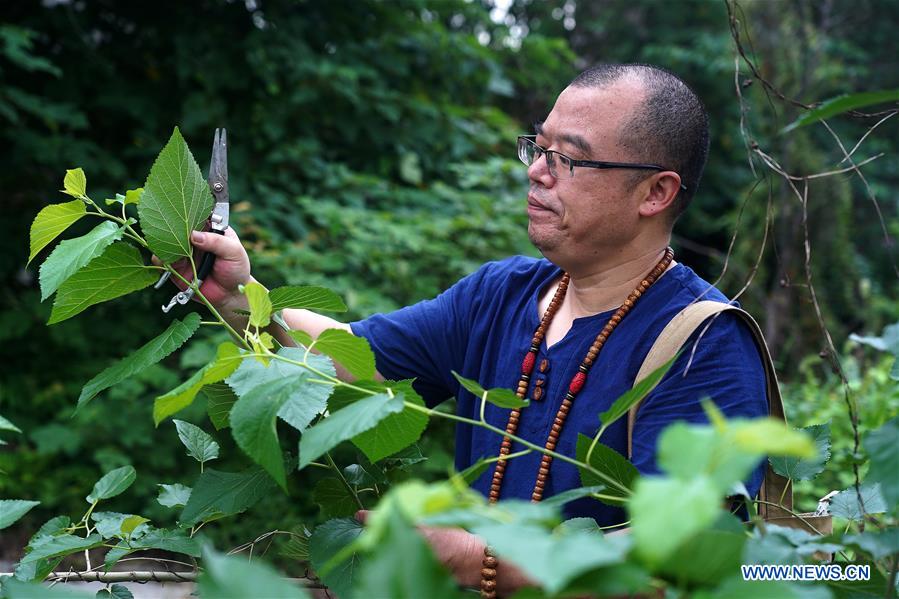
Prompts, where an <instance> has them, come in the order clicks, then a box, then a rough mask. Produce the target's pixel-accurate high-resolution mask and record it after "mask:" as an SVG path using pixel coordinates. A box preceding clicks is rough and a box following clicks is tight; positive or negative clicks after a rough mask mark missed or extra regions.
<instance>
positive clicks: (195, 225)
mask: <svg viewBox="0 0 899 599" xmlns="http://www.w3.org/2000/svg"><path fill="white" fill-rule="evenodd" d="M212 205H213V199H212V193H211V192H210V191H209V185H208V184H207V183H206V181H205V180H204V179H203V175H202V173H201V172H200V167H199V166H197V162H196V161H195V160H194V157H193V155H192V154H191V153H190V149H188V147H187V143H186V142H185V141H184V138H183V137H182V136H181V132H180V131H179V130H178V128H177V127H175V130H174V132H172V137H171V138H170V139H169V141H168V143H167V144H166V146H165V147H164V148H163V149H162V151H161V152H160V153H159V156H157V158H156V162H154V163H153V167H152V168H151V169H150V174H149V175H148V176H147V182H146V183H145V184H144V193H143V195H142V196H141V201H140V203H139V204H138V205H137V213H138V216H139V217H140V226H141V230H142V231H143V233H144V237H145V238H146V240H147V244H148V245H149V246H150V249H151V250H152V251H153V253H154V254H156V255H157V256H158V257H159V259H160V260H162V261H163V262H165V263H170V262H174V261H175V260H177V259H178V258H186V257H189V256H190V255H191V254H192V251H193V246H191V244H190V233H191V231H194V230H199V229H200V228H201V225H202V224H203V222H204V221H205V220H206V219H207V218H209V215H210V213H211V212H212Z"/></svg>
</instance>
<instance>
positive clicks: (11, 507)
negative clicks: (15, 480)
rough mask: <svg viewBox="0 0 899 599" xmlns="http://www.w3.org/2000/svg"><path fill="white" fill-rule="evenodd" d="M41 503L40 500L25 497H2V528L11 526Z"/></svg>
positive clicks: (0, 527)
mask: <svg viewBox="0 0 899 599" xmlns="http://www.w3.org/2000/svg"><path fill="white" fill-rule="evenodd" d="M40 503H41V502H40V501H28V500H25V499H0V530H3V529H4V528H6V527H8V526H10V525H11V524H12V523H13V522H15V521H16V520H18V519H19V518H21V517H22V516H24V515H25V514H27V513H28V511H29V510H30V509H31V508H33V507H34V506H36V505H40Z"/></svg>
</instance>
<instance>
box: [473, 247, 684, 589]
mask: <svg viewBox="0 0 899 599" xmlns="http://www.w3.org/2000/svg"><path fill="white" fill-rule="evenodd" d="M672 259H674V250H672V249H671V248H670V247H669V248H666V249H665V254H664V256H662V259H661V260H659V262H658V264H656V265H655V267H654V268H653V269H652V270H651V271H650V272H649V274H648V275H646V278H645V279H643V280H642V281H640V284H639V285H637V288H636V289H634V290H633V291H631V293H630V295H628V296H627V299H625V300H624V303H623V304H621V306H619V308H618V309H617V310H616V311H615V313H614V314H613V315H612V318H610V319H609V321H608V322H607V323H606V325H605V326H604V327H603V328H602V330H601V331H600V332H599V335H597V336H596V339H594V340H593V344H592V345H591V346H590V349H589V350H588V351H587V355H586V356H584V359H583V361H581V364H580V366H579V367H578V370H577V373H576V374H575V375H574V377H573V378H572V379H571V382H570V383H569V384H568V392H567V393H565V398H564V399H563V400H562V404H561V405H560V406H559V411H558V412H557V413H556V418H555V420H553V424H552V429H551V430H550V432H549V436H548V437H547V439H546V444H545V445H544V447H545V448H546V449H547V450H548V451H555V449H556V444H557V443H558V441H559V435H560V434H561V432H562V426H563V425H564V424H565V419H566V418H567V416H568V412H569V411H570V410H571V406H572V404H573V403H574V398H575V397H577V394H578V393H579V392H580V391H581V389H583V388H584V385H585V384H586V383H587V374H588V373H589V372H590V368H591V367H592V366H593V363H594V362H595V361H596V357H597V356H598V355H599V352H600V350H601V349H602V348H603V345H605V343H606V340H607V339H608V338H609V335H611V334H612V331H614V330H615V327H617V326H618V323H620V322H621V320H622V319H623V318H624V317H625V316H626V315H627V313H628V312H630V310H631V308H633V307H634V304H636V303H637V300H638V299H640V296H642V295H643V294H644V293H646V290H647V289H649V288H650V287H651V286H652V284H653V283H655V282H656V280H658V278H659V277H660V276H662V273H664V272H665V270H666V269H667V268H668V265H669V264H671V260H672ZM570 279H571V277H570V276H569V275H568V273H565V274H564V275H563V276H562V280H561V281H559V286H558V288H557V289H556V293H555V294H554V295H553V298H552V300H551V301H550V302H549V306H548V307H547V308H546V312H545V313H544V314H543V318H542V319H541V320H540V325H539V326H538V327H537V330H536V331H534V337H533V339H531V347H530V349H528V353H527V354H525V356H524V360H522V363H521V377H520V378H519V380H518V389H517V390H516V391H515V394H516V395H517V396H518V397H519V398H520V399H524V398H525V395H526V394H527V391H528V383H529V382H530V380H531V372H533V370H534V364H535V363H536V361H537V353H538V352H539V351H540V344H541V343H543V337H544V336H545V335H546V330H547V328H549V325H550V323H551V322H552V319H553V317H554V316H555V315H556V312H557V311H558V310H559V306H561V305H562V300H563V299H564V298H565V292H566V291H568V283H569V281H570ZM519 418H521V410H520V409H519V408H515V409H513V410H512V412H511V413H510V414H509V421H508V422H507V423H506V436H505V437H503V441H502V444H501V445H500V449H499V460H498V461H497V462H496V467H495V469H494V471H493V480H492V482H491V484H490V494H489V496H488V499H487V500H488V501H489V502H490V503H496V502H497V501H499V494H500V489H501V488H502V483H503V475H504V474H505V472H506V464H507V462H506V459H505V458H506V456H508V455H509V453H511V451H512V439H510V438H509V437H510V436H511V435H514V434H515V432H516V431H517V430H518V420H519ZM552 461H553V458H552V456H551V455H547V454H543V457H542V459H541V460H540V467H539V468H538V470H537V481H536V482H535V483H534V491H533V493H531V501H534V502H537V501H540V500H541V499H543V490H544V488H545V487H546V479H547V477H548V476H549V467H550V465H551V464H552ZM484 553H485V557H484V561H483V568H482V569H481V596H482V597H486V598H490V599H493V598H495V597H496V566H497V563H498V562H497V560H496V557H495V556H493V554H492V552H491V551H490V549H489V548H486V549H485V550H484Z"/></svg>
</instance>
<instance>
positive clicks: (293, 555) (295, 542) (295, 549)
mask: <svg viewBox="0 0 899 599" xmlns="http://www.w3.org/2000/svg"><path fill="white" fill-rule="evenodd" d="M289 532H290V540H288V541H287V543H285V544H284V546H283V547H281V549H280V550H279V551H278V555H280V556H282V557H286V558H287V559H289V560H291V561H295V562H308V561H309V536H310V533H309V531H308V530H307V529H306V527H305V526H303V525H302V524H298V525H296V526H293V527H291V529H290V531H289Z"/></svg>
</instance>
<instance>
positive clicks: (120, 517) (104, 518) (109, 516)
mask: <svg viewBox="0 0 899 599" xmlns="http://www.w3.org/2000/svg"><path fill="white" fill-rule="evenodd" d="M129 518H140V516H136V515H134V514H121V513H119V512H94V513H92V514H91V520H93V521H94V522H95V523H96V531H97V532H98V533H99V534H100V536H102V537H103V538H104V539H109V538H112V537H118V538H124V537H125V536H127V535H124V534H123V533H122V525H123V524H124V523H125V521H126V520H128V519H129ZM144 522H147V521H144ZM144 522H138V523H137V524H136V525H135V527H134V529H132V530H131V532H130V533H128V534H132V535H134V536H138V535H140V534H142V533H145V532H147V531H148V530H149V529H150V527H149V526H147V525H146V524H145V523H144ZM135 531H136V534H135Z"/></svg>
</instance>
